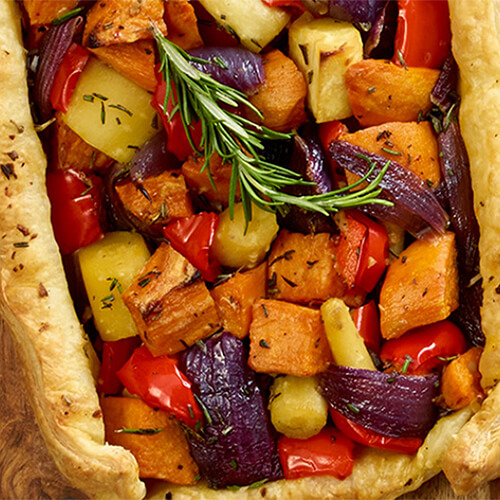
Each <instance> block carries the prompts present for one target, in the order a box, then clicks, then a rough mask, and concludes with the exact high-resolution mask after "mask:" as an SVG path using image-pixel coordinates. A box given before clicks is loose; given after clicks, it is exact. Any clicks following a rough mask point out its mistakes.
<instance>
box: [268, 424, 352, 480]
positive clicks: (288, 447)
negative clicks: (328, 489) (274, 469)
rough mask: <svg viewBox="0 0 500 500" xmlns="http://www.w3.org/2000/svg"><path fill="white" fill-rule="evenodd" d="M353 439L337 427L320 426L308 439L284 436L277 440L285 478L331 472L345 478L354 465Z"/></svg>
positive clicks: (331, 474)
mask: <svg viewBox="0 0 500 500" xmlns="http://www.w3.org/2000/svg"><path fill="white" fill-rule="evenodd" d="M353 450H354V443H353V442H352V441H351V440H350V439H349V438H347V437H346V436H344V435H342V434H341V433H340V432H339V431H338V430H337V429H332V428H329V429H323V430H322V431H321V432H320V433H319V434H317V435H316V436H313V437H311V438H309V439H293V438H289V437H286V436H283V437H281V438H280V439H279V440H278V453H279V457H280V461H281V466H282V467H283V473H284V475H285V479H298V478H301V477H308V476H325V475H327V476H334V477H336V478H338V479H345V478H346V477H347V476H349V475H350V474H351V472H352V468H353V465H354V455H353Z"/></svg>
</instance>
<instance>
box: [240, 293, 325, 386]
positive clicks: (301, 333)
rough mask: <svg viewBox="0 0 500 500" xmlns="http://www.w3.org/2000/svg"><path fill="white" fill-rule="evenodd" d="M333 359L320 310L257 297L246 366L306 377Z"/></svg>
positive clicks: (314, 373) (261, 370)
mask: <svg viewBox="0 0 500 500" xmlns="http://www.w3.org/2000/svg"><path fill="white" fill-rule="evenodd" d="M331 362H333V358H332V353H331V351H330V347H329V345H328V340H327V338H326V334H325V328H324V326H323V322H322V321H321V313H320V312H319V311H318V310H317V309H311V308H309V307H304V306H299V305H296V304H290V303H288V302H282V301H279V300H266V299H263V300H258V301H257V302H255V303H254V305H253V309H252V323H251V324H250V356H249V357H248V365H249V366H250V368H252V370H255V371H256V372H260V373H284V374H286V375H297V376H299V377H308V376H310V375H316V374H318V373H321V372H323V371H325V370H326V368H327V367H328V364H329V363H331Z"/></svg>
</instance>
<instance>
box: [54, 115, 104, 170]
mask: <svg viewBox="0 0 500 500" xmlns="http://www.w3.org/2000/svg"><path fill="white" fill-rule="evenodd" d="M112 163H113V159H112V158H110V157H109V156H107V155H105V154H104V153H102V152H101V151H99V150H98V149H96V148H94V147H93V146H91V145H90V144H88V143H86V142H85V141H84V140H83V139H82V138H81V137H80V136H79V135H78V134H77V133H76V132H73V130H71V129H70V128H69V127H68V126H67V125H66V124H65V123H64V121H63V120H62V119H61V113H60V112H59V111H58V112H57V113H56V121H55V123H54V136H53V141H52V164H53V165H55V167H56V168H58V169H62V170H65V169H67V168H73V169H75V170H92V169H98V170H102V169H106V168H107V167H109V166H110V165H111V164H112Z"/></svg>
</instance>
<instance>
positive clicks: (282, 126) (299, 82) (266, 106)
mask: <svg viewBox="0 0 500 500" xmlns="http://www.w3.org/2000/svg"><path fill="white" fill-rule="evenodd" d="M263 58H264V74H265V76H266V80H265V82H264V83H263V84H262V85H260V86H259V87H258V88H257V93H256V94H255V95H253V96H251V97H250V102H251V103H252V104H253V105H254V106H255V107H256V108H257V109H259V110H260V112H261V113H262V115H263V119H262V123H263V125H265V126H266V127H269V128H271V129H273V130H278V131H280V132H287V131H289V130H292V129H294V128H297V127H299V126H300V125H302V124H303V123H304V122H305V121H306V119H307V117H306V111H305V99H306V95H307V86H306V82H305V79H304V75H303V74H302V73H301V72H300V71H299V69H298V68H297V66H296V65H295V63H294V62H293V61H292V59H290V58H289V57H287V56H285V55H284V54H283V53H282V52H280V51H279V50H272V51H271V52H269V53H267V54H265V55H264V56H263Z"/></svg>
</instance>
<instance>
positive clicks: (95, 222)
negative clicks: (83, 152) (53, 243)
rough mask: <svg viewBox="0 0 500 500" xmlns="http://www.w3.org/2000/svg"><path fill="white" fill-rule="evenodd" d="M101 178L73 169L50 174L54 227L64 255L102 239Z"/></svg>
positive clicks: (49, 186) (48, 187)
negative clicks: (100, 214)
mask: <svg viewBox="0 0 500 500" xmlns="http://www.w3.org/2000/svg"><path fill="white" fill-rule="evenodd" d="M101 184H102V182H101V179H100V178H99V177H97V176H95V175H89V176H85V174H83V173H82V172H77V171H75V170H72V169H68V170H57V171H53V172H48V173H47V192H48V195H49V198H50V202H51V205H52V213H51V219H52V227H53V228H54V234H55V237H56V240H57V243H58V244H59V249H60V250H61V253H62V254H63V255H67V254H70V253H72V252H74V251H76V250H78V249H79V248H82V247H85V246H87V245H90V244H91V243H94V242H95V241H97V240H99V239H100V238H102V237H103V231H102V228H101V224H100V218H99V213H100V207H101V196H100V187H101Z"/></svg>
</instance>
